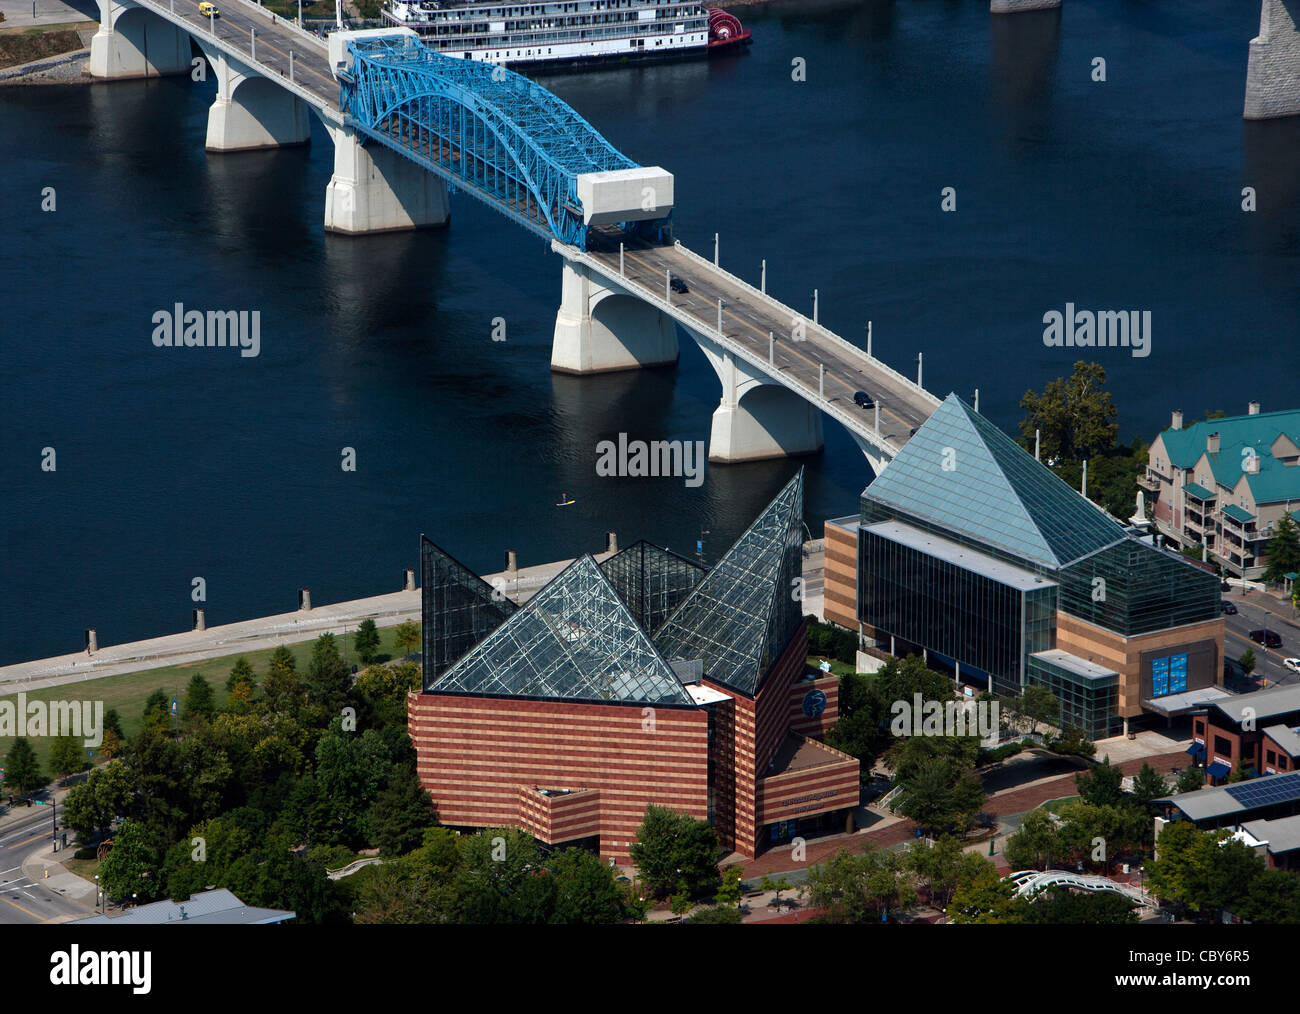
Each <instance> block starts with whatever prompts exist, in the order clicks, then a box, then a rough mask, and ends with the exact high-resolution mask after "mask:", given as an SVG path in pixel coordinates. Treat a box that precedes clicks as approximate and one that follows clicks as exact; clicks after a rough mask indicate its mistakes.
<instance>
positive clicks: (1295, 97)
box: [1242, 0, 1300, 120]
mask: <svg viewBox="0 0 1300 1014" xmlns="http://www.w3.org/2000/svg"><path fill="white" fill-rule="evenodd" d="M1298 26H1300V0H1262V6H1261V8H1260V15H1259V35H1257V36H1256V37H1255V38H1253V39H1251V40H1250V57H1249V61H1248V63H1247V65H1246V105H1245V110H1244V112H1243V114H1242V115H1243V117H1244V118H1245V119H1247V120H1268V119H1272V118H1274V117H1277V116H1296V115H1300V27H1298Z"/></svg>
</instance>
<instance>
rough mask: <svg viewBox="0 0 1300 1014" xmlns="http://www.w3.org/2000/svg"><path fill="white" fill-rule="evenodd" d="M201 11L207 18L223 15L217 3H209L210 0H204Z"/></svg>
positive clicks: (200, 7)
mask: <svg viewBox="0 0 1300 1014" xmlns="http://www.w3.org/2000/svg"><path fill="white" fill-rule="evenodd" d="M199 13H200V14H202V15H203V16H204V17H205V18H207V17H213V18H219V17H221V12H220V11H219V10H217V5H216V4H214V3H209V2H208V0H203V3H201V4H199Z"/></svg>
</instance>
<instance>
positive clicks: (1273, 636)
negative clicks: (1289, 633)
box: [1250, 630, 1282, 648]
mask: <svg viewBox="0 0 1300 1014" xmlns="http://www.w3.org/2000/svg"><path fill="white" fill-rule="evenodd" d="M1250 639H1251V640H1252V641H1254V642H1255V643H1256V644H1262V645H1263V646H1264V647H1265V648H1280V647H1282V635H1281V634H1279V633H1278V632H1277V631H1276V630H1252V631H1251V632H1250Z"/></svg>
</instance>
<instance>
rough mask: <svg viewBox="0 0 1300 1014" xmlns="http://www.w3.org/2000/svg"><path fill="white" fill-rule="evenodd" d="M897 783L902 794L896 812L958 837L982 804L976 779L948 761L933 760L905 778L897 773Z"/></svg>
mask: <svg viewBox="0 0 1300 1014" xmlns="http://www.w3.org/2000/svg"><path fill="white" fill-rule="evenodd" d="M949 738H953V737H949ZM912 742H926V740H912ZM898 781H899V784H900V785H901V786H902V789H903V792H902V798H901V799H900V800H899V802H898V805H897V807H896V809H897V811H898V812H899V813H901V814H902V815H903V816H904V817H908V818H910V819H911V820H913V821H915V822H916V823H917V824H919V825H920V826H921V827H923V828H928V829H932V830H935V831H938V832H940V833H951V834H961V833H962V832H964V831H965V830H966V829H967V827H969V826H970V821H971V818H972V817H973V816H974V815H975V814H976V813H978V812H979V809H980V807H981V806H983V805H984V786H983V785H982V784H981V782H980V779H979V776H978V775H976V774H975V772H974V771H973V770H971V769H970V768H968V767H967V768H963V767H962V766H961V765H960V764H958V763H956V762H954V761H953V760H952V759H950V758H944V757H933V758H931V759H930V760H928V761H925V762H924V763H923V764H922V765H921V766H920V767H919V768H918V769H917V770H916V772H915V774H912V775H910V776H908V777H907V778H906V779H904V777H903V775H902V774H901V772H900V774H899V776H898Z"/></svg>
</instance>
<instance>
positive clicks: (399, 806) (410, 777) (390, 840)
mask: <svg viewBox="0 0 1300 1014" xmlns="http://www.w3.org/2000/svg"><path fill="white" fill-rule="evenodd" d="M366 820H367V823H368V824H369V826H370V840H371V843H372V844H374V845H376V846H378V848H379V851H380V853H381V854H383V855H385V856H399V855H402V854H403V853H405V852H410V851H412V850H414V849H417V848H419V847H420V843H421V842H422V841H423V840H424V832H425V831H426V830H427V829H428V828H431V827H433V826H434V825H435V824H436V823H437V816H436V814H435V810H434V805H433V800H432V799H430V798H429V793H428V792H426V791H425V789H424V786H423V785H421V784H420V779H419V776H418V775H416V773H415V769H414V768H413V767H410V766H408V765H405V764H395V765H393V768H392V772H391V774H390V776H389V779H388V785H387V786H386V787H385V788H384V790H383V791H382V792H380V793H379V796H378V798H377V799H376V800H375V802H374V805H373V806H371V807H370V812H369V813H368V814H367V817H366Z"/></svg>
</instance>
